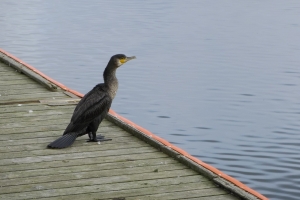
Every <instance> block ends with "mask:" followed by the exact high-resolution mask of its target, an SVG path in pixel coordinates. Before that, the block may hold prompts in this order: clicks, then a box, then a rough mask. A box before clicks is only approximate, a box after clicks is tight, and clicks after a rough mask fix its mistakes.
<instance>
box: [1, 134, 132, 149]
mask: <svg viewBox="0 0 300 200" xmlns="http://www.w3.org/2000/svg"><path fill="white" fill-rule="evenodd" d="M100 133H101V135H103V136H105V137H106V138H111V139H112V140H113V141H114V142H129V141H131V140H136V139H135V138H134V137H130V136H129V138H128V137H126V136H123V135H122V131H120V132H117V131H116V132H107V133H104V132H100ZM56 134H57V136H51V135H50V137H45V138H40V137H37V138H30V139H22V140H7V141H6V140H3V141H0V146H1V147H4V148H5V147H7V148H13V146H18V145H34V144H49V143H50V142H52V141H54V140H55V139H57V138H58V137H59V136H61V135H62V134H63V131H61V132H57V133H56ZM117 134H120V136H115V135H117ZM87 139H88V136H87V135H86V136H82V137H79V138H77V139H76V140H75V142H74V144H73V146H74V147H77V146H80V145H81V144H82V143H84V144H85V143H86V140H87ZM107 142H109V141H106V142H105V143H107ZM92 144H94V145H96V143H92ZM92 144H90V145H92ZM46 146H47V145H45V147H46Z"/></svg>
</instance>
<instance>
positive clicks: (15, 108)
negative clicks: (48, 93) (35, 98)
mask: <svg viewBox="0 0 300 200" xmlns="http://www.w3.org/2000/svg"><path fill="white" fill-rule="evenodd" d="M62 108H63V109H65V110H66V112H68V113H70V112H72V111H73V110H74V109H75V105H65V106H64V107H55V106H49V105H47V104H41V103H40V102H37V103H31V104H21V105H16V104H14V105H2V106H1V107H0V116H1V115H4V113H15V112H22V111H28V110H36V111H45V110H57V109H62ZM71 110H72V111H71Z"/></svg>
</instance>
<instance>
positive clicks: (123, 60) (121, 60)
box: [119, 58, 127, 64]
mask: <svg viewBox="0 0 300 200" xmlns="http://www.w3.org/2000/svg"><path fill="white" fill-rule="evenodd" d="M119 60H120V62H121V63H122V64H123V63H125V62H126V61H127V59H126V58H121V59H119Z"/></svg>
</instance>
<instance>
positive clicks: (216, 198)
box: [183, 194, 241, 200]
mask: <svg viewBox="0 0 300 200" xmlns="http://www.w3.org/2000/svg"><path fill="white" fill-rule="evenodd" d="M183 199H189V200H240V199H241V198H238V197H236V196H234V195H233V194H221V195H212V196H208V197H187V198H185V197H184V198H183Z"/></svg>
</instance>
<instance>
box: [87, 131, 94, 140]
mask: <svg viewBox="0 0 300 200" xmlns="http://www.w3.org/2000/svg"><path fill="white" fill-rule="evenodd" d="M88 135H89V138H90V140H92V139H93V135H92V132H88Z"/></svg>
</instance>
